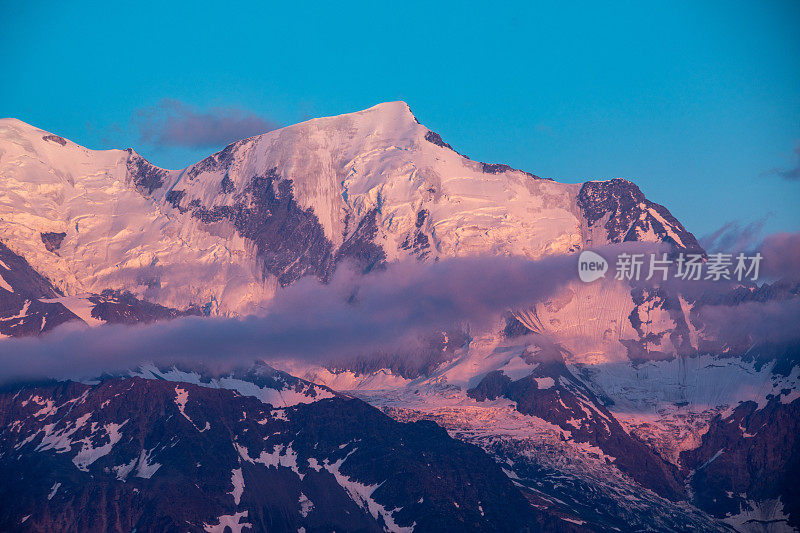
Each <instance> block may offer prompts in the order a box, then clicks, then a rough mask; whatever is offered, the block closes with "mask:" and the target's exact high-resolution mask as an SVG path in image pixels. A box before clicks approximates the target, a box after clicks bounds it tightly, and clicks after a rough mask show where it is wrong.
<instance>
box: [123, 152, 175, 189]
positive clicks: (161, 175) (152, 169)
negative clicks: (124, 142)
mask: <svg viewBox="0 0 800 533" xmlns="http://www.w3.org/2000/svg"><path fill="white" fill-rule="evenodd" d="M128 154H129V155H128V162H127V167H128V177H129V178H130V179H131V180H132V181H133V184H134V185H135V186H136V189H137V190H138V191H139V192H141V193H142V194H152V193H153V191H154V190H156V189H158V188H160V187H161V186H162V185H164V180H165V179H166V178H167V175H168V174H169V172H167V171H166V170H164V169H163V168H159V167H157V166H155V165H153V164H152V163H150V162H149V161H148V160H146V159H145V158H144V157H142V156H140V155H139V154H137V153H135V152H134V151H133V150H131V149H130V148H128Z"/></svg>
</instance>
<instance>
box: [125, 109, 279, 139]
mask: <svg viewBox="0 0 800 533" xmlns="http://www.w3.org/2000/svg"><path fill="white" fill-rule="evenodd" d="M131 121H132V123H133V125H134V126H135V127H136V128H137V129H138V131H139V136H140V137H141V139H142V141H144V142H148V143H153V144H156V145H159V146H180V147H190V148H214V147H219V146H224V145H226V144H230V143H232V142H234V141H238V140H239V139H244V138H247V137H252V136H253V135H258V134H261V133H266V132H268V131H272V130H274V129H276V128H278V127H279V125H278V124H277V123H276V122H274V121H272V120H270V119H266V118H263V117H260V116H258V115H256V114H255V113H253V112H252V111H248V110H245V109H240V108H236V107H218V108H213V109H210V110H207V111H201V110H199V109H198V108H196V107H194V106H191V105H189V104H185V103H183V102H181V101H179V100H173V99H169V98H165V99H163V100H161V101H160V102H159V103H158V104H156V105H154V106H152V107H147V108H143V109H139V110H138V111H136V112H135V113H134V114H133V117H132V118H131Z"/></svg>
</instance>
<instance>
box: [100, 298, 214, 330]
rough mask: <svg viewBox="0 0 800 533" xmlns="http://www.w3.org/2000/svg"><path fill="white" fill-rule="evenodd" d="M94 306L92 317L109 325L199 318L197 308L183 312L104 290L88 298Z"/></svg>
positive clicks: (199, 314)
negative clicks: (183, 317)
mask: <svg viewBox="0 0 800 533" xmlns="http://www.w3.org/2000/svg"><path fill="white" fill-rule="evenodd" d="M89 301H91V302H92V303H93V304H95V305H94V307H93V308H92V317H94V318H96V319H98V320H103V321H105V322H107V323H109V324H129V325H132V324H148V323H150V322H156V321H158V320H169V319H172V318H178V317H181V316H201V315H202V313H201V311H200V309H199V308H197V307H190V308H189V309H186V310H184V311H179V310H177V309H172V308H170V307H164V306H162V305H158V304H154V303H151V302H147V301H144V300H139V299H138V298H136V297H135V296H134V295H133V294H131V293H129V292H127V291H115V290H111V289H106V290H104V291H103V292H102V293H100V294H96V295H93V296H90V297H89Z"/></svg>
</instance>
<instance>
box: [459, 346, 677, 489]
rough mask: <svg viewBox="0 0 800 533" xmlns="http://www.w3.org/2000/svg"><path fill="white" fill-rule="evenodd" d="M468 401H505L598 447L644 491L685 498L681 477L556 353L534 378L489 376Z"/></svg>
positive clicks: (499, 373)
mask: <svg viewBox="0 0 800 533" xmlns="http://www.w3.org/2000/svg"><path fill="white" fill-rule="evenodd" d="M467 395H468V396H470V397H471V398H474V399H475V400H477V401H485V400H487V399H488V400H493V399H495V398H498V397H501V396H502V397H505V398H508V399H509V400H512V401H515V402H517V410H518V411H519V412H521V413H523V414H529V415H534V416H537V417H539V418H541V419H543V420H546V421H548V422H550V423H552V424H555V425H557V426H559V427H561V428H562V429H564V430H566V431H569V432H570V433H571V434H572V438H573V439H574V440H575V441H576V442H586V443H589V444H591V445H593V446H597V447H598V448H600V449H601V450H603V452H604V453H606V454H608V455H610V456H612V457H614V464H615V465H616V466H617V467H618V468H619V469H620V470H622V471H623V472H625V473H626V474H628V475H630V476H631V477H632V478H633V479H634V480H636V481H637V482H638V483H640V484H641V485H643V486H645V487H647V488H649V489H651V490H653V491H654V492H656V493H657V494H659V495H660V496H663V497H665V498H668V499H670V500H673V501H674V500H680V499H683V498H684V497H685V495H684V493H683V487H682V485H681V483H680V480H679V477H678V472H677V469H676V468H675V467H673V466H672V465H671V464H669V463H668V462H666V461H664V460H663V459H662V458H661V457H659V456H658V455H657V454H655V453H654V452H653V451H652V450H651V449H650V448H649V447H648V446H647V445H646V444H645V443H643V442H642V441H640V440H639V439H637V438H636V437H634V436H631V435H629V434H628V432H626V431H625V429H624V428H623V427H622V425H620V423H619V422H618V421H617V419H616V418H614V415H613V414H611V412H610V411H609V410H608V409H606V408H605V406H604V405H603V404H602V402H601V401H600V400H599V399H598V398H597V397H596V396H595V395H594V393H593V392H592V391H591V390H589V388H587V387H586V386H585V385H584V384H583V383H582V382H581V381H580V380H579V379H577V378H576V377H575V376H574V375H572V373H571V372H570V371H569V369H568V368H567V367H566V365H565V364H564V362H563V359H561V357H560V355H559V354H558V353H557V351H555V350H549V351H548V357H547V360H546V361H543V362H540V363H539V365H538V366H537V367H536V368H535V369H534V370H533V372H532V373H531V374H530V375H529V376H526V377H524V378H522V379H519V380H517V381H512V380H511V378H509V377H508V376H506V375H504V374H503V373H502V372H501V371H494V372H490V373H489V374H487V375H486V376H485V377H484V378H483V380H482V381H481V382H480V383H479V384H478V385H477V386H476V387H475V388H473V389H470V390H469V391H467Z"/></svg>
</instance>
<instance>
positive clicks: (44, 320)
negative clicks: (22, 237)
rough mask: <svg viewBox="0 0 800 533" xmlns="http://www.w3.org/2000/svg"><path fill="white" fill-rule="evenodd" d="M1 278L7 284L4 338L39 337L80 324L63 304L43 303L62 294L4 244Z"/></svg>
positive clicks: (1, 288) (1, 302)
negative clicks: (64, 324) (43, 300)
mask: <svg viewBox="0 0 800 533" xmlns="http://www.w3.org/2000/svg"><path fill="white" fill-rule="evenodd" d="M0 277H2V279H3V281H4V285H0V334H3V335H6V336H9V337H22V336H28V335H39V334H40V333H43V332H46V331H50V330H51V329H53V328H54V327H56V326H58V325H60V324H63V323H64V322H69V321H70V320H80V319H79V318H78V317H77V316H75V315H74V314H73V313H72V312H71V311H70V310H69V309H67V308H66V307H64V306H63V305H61V304H60V303H47V302H40V301H39V299H47V298H58V297H59V296H62V294H61V292H60V291H59V290H58V289H56V288H55V287H54V286H53V285H52V283H50V280H48V279H47V278H45V277H44V276H42V275H41V274H39V273H38V272H36V271H35V270H34V269H33V268H31V266H30V265H29V264H28V262H27V261H26V260H25V259H24V258H23V257H22V256H20V255H17V254H15V253H14V252H12V251H11V250H10V249H9V248H8V247H7V246H6V245H5V244H3V243H2V242H0ZM9 288H10V289H11V290H9Z"/></svg>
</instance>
